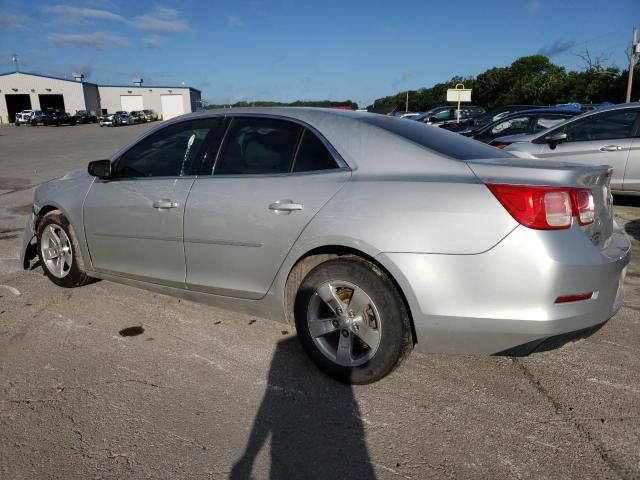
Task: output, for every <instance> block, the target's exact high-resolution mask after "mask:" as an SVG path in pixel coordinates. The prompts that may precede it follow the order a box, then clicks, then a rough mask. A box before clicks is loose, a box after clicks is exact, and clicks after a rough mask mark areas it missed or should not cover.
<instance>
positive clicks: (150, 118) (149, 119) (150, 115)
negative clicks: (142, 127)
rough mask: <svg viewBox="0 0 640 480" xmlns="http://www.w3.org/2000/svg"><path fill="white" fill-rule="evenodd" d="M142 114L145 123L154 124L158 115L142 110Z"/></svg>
mask: <svg viewBox="0 0 640 480" xmlns="http://www.w3.org/2000/svg"><path fill="white" fill-rule="evenodd" d="M142 112H143V113H144V116H145V118H146V119H147V122H155V121H156V120H158V114H157V113H156V112H154V111H153V110H142Z"/></svg>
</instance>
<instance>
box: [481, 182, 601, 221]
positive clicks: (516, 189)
mask: <svg viewBox="0 0 640 480" xmlns="http://www.w3.org/2000/svg"><path fill="white" fill-rule="evenodd" d="M487 187H488V188H489V190H491V192H492V193H493V194H494V195H495V196H496V198H497V199H498V201H500V203H501V204H502V205H503V206H504V208H506V209H507V211H508V212H509V213H510V214H511V216H512V217H513V218H515V219H516V220H517V221H518V223H520V224H522V225H524V226H525V227H529V228H534V229H537V230H560V229H564V228H569V227H570V226H571V224H572V221H573V217H574V216H576V217H577V218H578V223H579V224H580V225H587V224H589V223H592V222H593V220H594V205H593V195H592V194H591V190H589V189H588V188H573V187H547V186H538V185H506V184H497V183H494V184H487Z"/></svg>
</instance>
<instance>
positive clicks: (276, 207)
mask: <svg viewBox="0 0 640 480" xmlns="http://www.w3.org/2000/svg"><path fill="white" fill-rule="evenodd" d="M303 208H304V205H302V204H301V203H294V202H293V200H278V201H277V202H274V203H272V204H270V205H269V210H273V211H274V212H276V213H278V212H282V213H290V212H295V211H297V210H302V209H303Z"/></svg>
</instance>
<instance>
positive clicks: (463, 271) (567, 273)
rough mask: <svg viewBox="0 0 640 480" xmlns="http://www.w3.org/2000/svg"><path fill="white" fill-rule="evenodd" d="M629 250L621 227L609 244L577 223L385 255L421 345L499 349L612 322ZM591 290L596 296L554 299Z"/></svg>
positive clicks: (465, 350)
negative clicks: (468, 250)
mask: <svg viewBox="0 0 640 480" xmlns="http://www.w3.org/2000/svg"><path fill="white" fill-rule="evenodd" d="M630 249H631V244H630V242H629V240H628V238H627V237H626V236H625V234H624V233H623V232H622V230H621V229H620V228H619V227H617V226H615V230H614V233H613V235H612V236H611V238H610V239H609V241H608V243H607V245H606V247H605V248H604V249H599V248H598V247H596V246H594V245H593V244H592V243H591V241H590V240H589V239H588V238H587V236H586V235H584V233H583V232H582V231H581V230H580V229H579V228H578V227H572V228H571V229H568V230H562V231H552V232H551V231H537V230H531V229H528V228H525V227H518V228H516V229H515V230H514V231H513V232H512V233H511V234H510V235H508V236H507V237H506V238H505V239H504V240H503V241H502V242H500V243H499V244H498V245H496V246H495V247H494V248H492V249H491V250H489V251H487V252H484V253H482V254H477V255H429V254H415V253H384V254H381V255H380V256H379V260H380V262H381V263H382V264H383V265H385V266H386V267H387V268H388V269H389V270H390V272H391V273H392V274H393V275H394V277H395V278H396V280H397V281H398V282H399V283H400V286H401V288H402V290H403V292H404V293H405V296H406V298H407V301H408V303H409V306H410V309H411V313H412V316H413V320H414V326H415V330H416V335H417V342H418V343H417V345H416V347H417V350H419V351H422V352H446V353H467V354H495V353H500V352H504V351H505V350H509V349H512V348H513V347H517V346H521V345H523V344H527V343H530V342H537V343H540V341H542V340H545V339H547V338H549V337H554V336H558V335H562V334H566V333H569V332H576V331H580V330H584V329H591V328H593V327H596V326H598V325H601V324H602V323H604V322H606V321H607V320H608V319H609V318H611V317H612V316H613V315H614V314H615V313H616V312H617V311H618V309H619V308H620V307H621V306H622V304H623V301H624V289H623V282H624V276H625V273H626V266H627V264H628V262H629V255H630ZM586 292H594V295H593V298H591V299H590V300H584V301H579V302H572V303H564V304H555V303H554V302H555V299H556V298H558V297H559V296H563V295H572V294H580V293H586ZM533 346H534V347H535V346H536V345H533Z"/></svg>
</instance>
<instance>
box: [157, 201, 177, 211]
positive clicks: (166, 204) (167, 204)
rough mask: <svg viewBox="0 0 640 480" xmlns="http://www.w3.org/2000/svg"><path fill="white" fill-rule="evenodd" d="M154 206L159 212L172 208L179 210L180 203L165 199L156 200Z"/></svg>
mask: <svg viewBox="0 0 640 480" xmlns="http://www.w3.org/2000/svg"><path fill="white" fill-rule="evenodd" d="M152 206H153V208H157V209H158V210H169V209H170V208H178V202H174V201H173V200H169V199H167V198H163V199H161V200H156V201H155V202H153V203H152Z"/></svg>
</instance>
